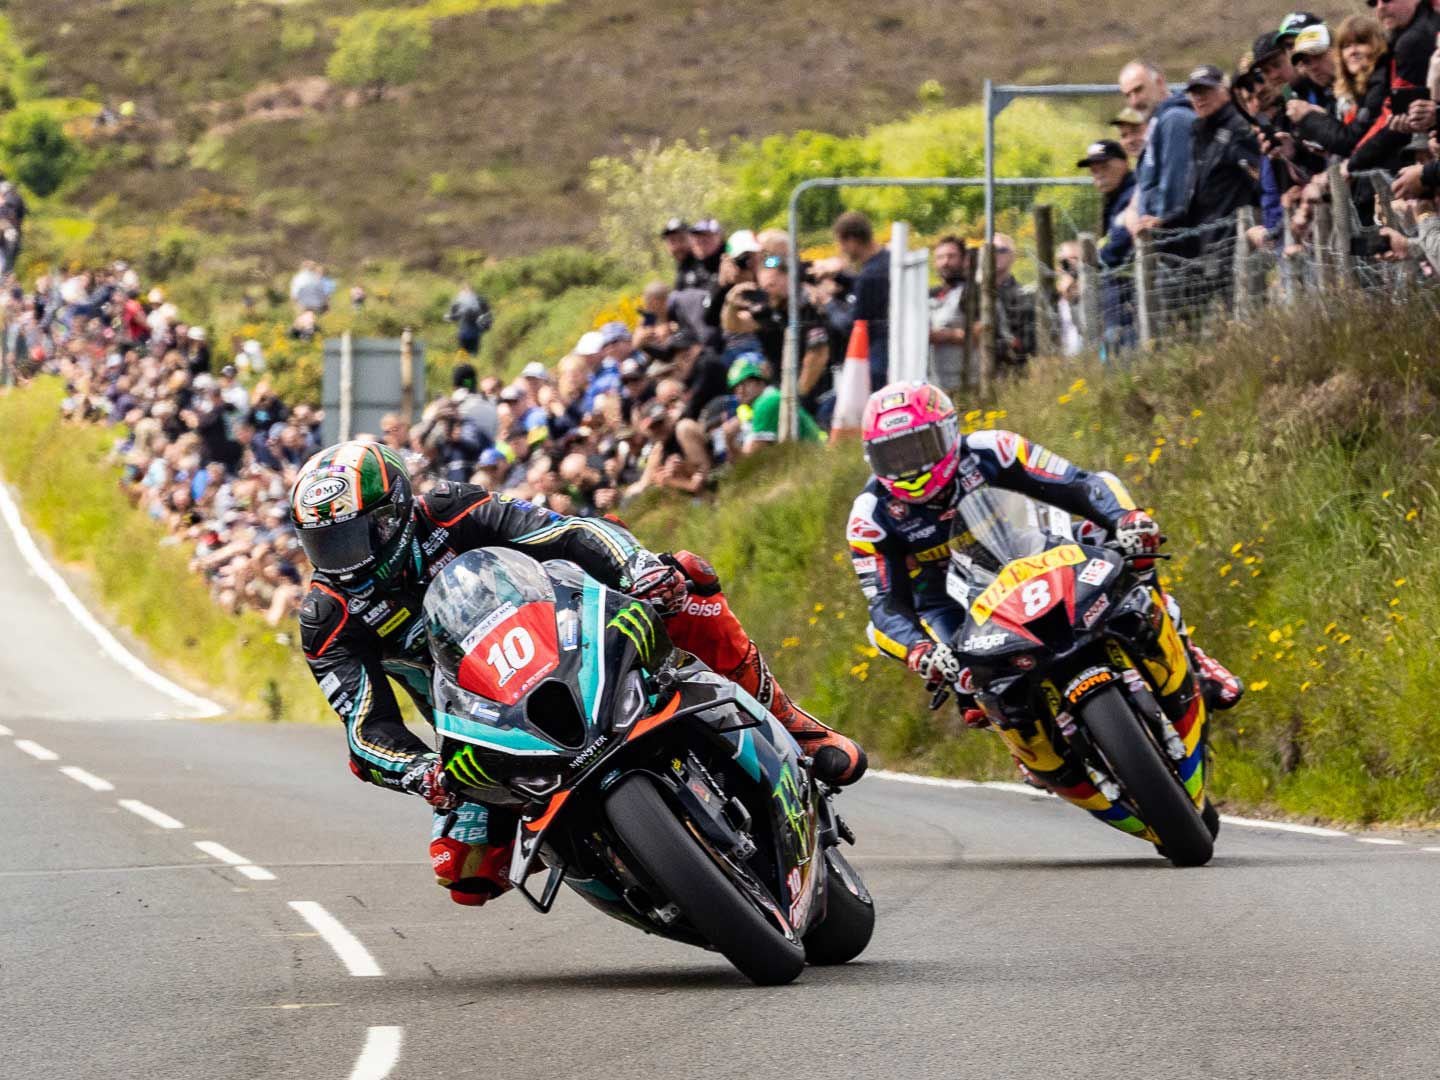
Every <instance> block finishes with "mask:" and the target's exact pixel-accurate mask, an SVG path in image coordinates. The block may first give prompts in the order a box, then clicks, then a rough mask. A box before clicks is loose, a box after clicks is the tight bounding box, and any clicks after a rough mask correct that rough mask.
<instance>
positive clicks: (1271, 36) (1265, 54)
mask: <svg viewBox="0 0 1440 1080" xmlns="http://www.w3.org/2000/svg"><path fill="white" fill-rule="evenodd" d="M1284 51H1285V45H1284V43H1283V42H1282V41H1281V40H1280V35H1279V34H1275V33H1268V34H1261V35H1260V36H1259V37H1257V38H1256V39H1255V45H1254V47H1253V48H1252V49H1251V50H1250V52H1251V54H1252V55H1253V56H1254V57H1255V66H1256V67H1259V66H1260V65H1261V64H1263V63H1265V61H1266V60H1269V59H1270V58H1271V57H1272V56H1277V55H1279V54H1280V53H1283V52H1284Z"/></svg>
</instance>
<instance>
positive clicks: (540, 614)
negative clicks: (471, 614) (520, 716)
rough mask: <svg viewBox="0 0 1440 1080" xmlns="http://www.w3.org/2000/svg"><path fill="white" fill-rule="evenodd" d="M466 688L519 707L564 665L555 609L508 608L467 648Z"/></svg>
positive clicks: (486, 622) (463, 676) (473, 637)
mask: <svg viewBox="0 0 1440 1080" xmlns="http://www.w3.org/2000/svg"><path fill="white" fill-rule="evenodd" d="M461 644H462V647H463V648H464V650H465V659H464V660H462V661H461V662H460V679H459V682H460V685H461V686H462V687H464V688H465V689H466V690H469V691H470V692H471V693H472V694H478V695H480V696H481V697H483V698H487V699H489V700H490V701H495V702H499V703H500V704H501V705H514V704H515V703H516V702H517V701H519V700H520V699H521V698H523V697H524V696H525V695H526V694H528V693H529V692H530V691H531V690H532V689H534V688H535V686H536V684H537V683H539V682H540V680H541V679H543V678H545V676H547V675H549V674H550V673H551V672H552V671H554V670H555V669H556V668H557V667H559V666H560V647H559V641H558V635H557V633H556V630H555V609H554V606H553V605H551V604H548V603H545V602H544V601H536V602H534V603H529V604H524V605H522V606H520V607H516V606H515V605H514V604H505V605H503V606H501V607H500V608H498V609H497V610H496V611H495V612H494V613H492V614H491V615H490V616H489V617H487V618H486V619H485V620H484V621H483V622H481V623H480V624H479V625H478V626H476V627H475V629H474V630H472V631H471V632H470V633H469V635H468V636H467V637H466V638H465V640H464V641H463V642H462V643H461Z"/></svg>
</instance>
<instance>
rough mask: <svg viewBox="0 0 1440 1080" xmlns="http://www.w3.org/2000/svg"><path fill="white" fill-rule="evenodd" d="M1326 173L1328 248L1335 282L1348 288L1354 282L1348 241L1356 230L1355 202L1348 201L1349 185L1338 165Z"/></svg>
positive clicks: (1331, 167) (1353, 261)
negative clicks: (1331, 254) (1328, 197)
mask: <svg viewBox="0 0 1440 1080" xmlns="http://www.w3.org/2000/svg"><path fill="white" fill-rule="evenodd" d="M1326 173H1327V175H1328V176H1329V178H1330V213H1331V222H1332V225H1331V233H1330V249H1331V252H1332V253H1333V257H1334V259H1335V277H1336V281H1335V284H1336V285H1337V286H1338V287H1339V288H1342V289H1348V288H1350V287H1351V286H1353V285H1354V284H1355V257H1354V256H1353V255H1351V254H1350V241H1351V240H1352V239H1353V238H1354V236H1355V232H1356V229H1355V204H1354V203H1353V202H1351V201H1350V185H1349V183H1347V182H1346V180H1345V176H1344V174H1343V173H1342V172H1341V171H1340V166H1339V165H1331V166H1330V168H1329V169H1328V170H1326Z"/></svg>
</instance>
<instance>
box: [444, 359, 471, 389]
mask: <svg viewBox="0 0 1440 1080" xmlns="http://www.w3.org/2000/svg"><path fill="white" fill-rule="evenodd" d="M450 385H451V386H453V387H455V388H456V389H459V388H460V387H462V386H463V387H464V388H465V389H466V390H474V389H475V367H474V365H473V364H456V365H455V370H454V371H452V372H451V373H450Z"/></svg>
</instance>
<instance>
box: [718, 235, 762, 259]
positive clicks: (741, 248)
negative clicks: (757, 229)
mask: <svg viewBox="0 0 1440 1080" xmlns="http://www.w3.org/2000/svg"><path fill="white" fill-rule="evenodd" d="M759 250H760V241H758V240H756V239H755V233H754V232H753V231H752V230H750V229H741V230H740V231H739V232H733V233H731V234H730V239H729V240H727V241H726V242H725V254H726V255H729V256H730V257H731V258H732V259H734V258H738V257H739V256H741V255H753V254H754V253H755V252H757V251H759Z"/></svg>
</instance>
